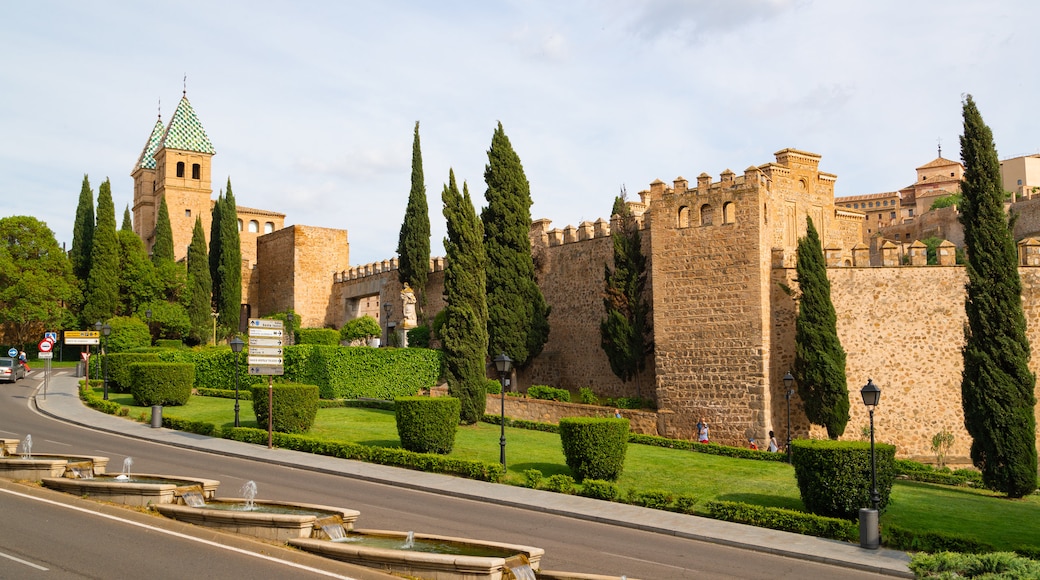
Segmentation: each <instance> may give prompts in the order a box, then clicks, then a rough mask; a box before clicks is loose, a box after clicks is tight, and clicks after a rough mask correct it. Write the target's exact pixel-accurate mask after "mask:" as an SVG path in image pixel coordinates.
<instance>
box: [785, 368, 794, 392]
mask: <svg viewBox="0 0 1040 580" xmlns="http://www.w3.org/2000/svg"><path fill="white" fill-rule="evenodd" d="M793 386H794V376H793V375H791V371H787V374H785V375H784V387H786V388H787V390H788V391H790V390H791V387H793Z"/></svg>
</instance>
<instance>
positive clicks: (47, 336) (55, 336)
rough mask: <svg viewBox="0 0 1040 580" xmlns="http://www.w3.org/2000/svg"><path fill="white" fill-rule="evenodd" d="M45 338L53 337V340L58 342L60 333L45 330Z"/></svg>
mask: <svg viewBox="0 0 1040 580" xmlns="http://www.w3.org/2000/svg"><path fill="white" fill-rule="evenodd" d="M43 338H49V339H51V342H58V333H57V332H45V333H43Z"/></svg>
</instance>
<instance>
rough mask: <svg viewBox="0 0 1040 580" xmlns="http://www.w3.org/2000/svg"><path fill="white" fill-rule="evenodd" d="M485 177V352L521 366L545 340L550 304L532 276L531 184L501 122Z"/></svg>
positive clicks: (546, 337) (489, 156)
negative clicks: (486, 349) (504, 356)
mask: <svg viewBox="0 0 1040 580" xmlns="http://www.w3.org/2000/svg"><path fill="white" fill-rule="evenodd" d="M484 181H485V182H486V183H487V192H486V193H485V194H484V196H485V198H486V199H487V202H488V205H487V207H486V208H484V210H483V211H482V212H481V214H480V219H481V221H482V222H483V224H484V248H485V251H486V252H487V257H488V267H487V305H488V354H489V355H490V356H492V357H494V356H496V355H498V354H499V353H505V354H507V355H509V356H510V358H512V359H513V361H514V364H515V365H516V366H517V367H524V366H526V365H527V364H528V363H529V362H530V361H531V359H533V358H534V357H535V356H538V353H540V352H541V351H542V347H543V346H545V342H546V341H547V340H549V306H548V304H546V302H545V297H544V296H543V295H542V291H541V289H540V288H539V287H538V283H537V282H536V281H535V277H534V259H533V258H532V256H531V241H530V238H529V237H528V235H529V232H530V230H531V189H530V185H529V184H528V182H527V177H526V176H525V175H524V168H523V166H522V165H521V164H520V157H518V156H517V154H516V152H515V151H513V146H512V145H511V144H510V143H509V137H506V133H505V131H504V130H503V129H502V123H499V124H498V128H497V129H496V130H495V134H494V136H493V137H492V138H491V148H490V149H488V164H487V165H486V166H485V169H484Z"/></svg>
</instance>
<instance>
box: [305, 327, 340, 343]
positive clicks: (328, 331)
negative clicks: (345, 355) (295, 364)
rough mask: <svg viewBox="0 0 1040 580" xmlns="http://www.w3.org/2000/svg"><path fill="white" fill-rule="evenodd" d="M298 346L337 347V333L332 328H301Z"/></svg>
mask: <svg viewBox="0 0 1040 580" xmlns="http://www.w3.org/2000/svg"><path fill="white" fill-rule="evenodd" d="M299 344H324V345H325V346H339V331H338V330H335V329H332V328H301V329H300V342H299Z"/></svg>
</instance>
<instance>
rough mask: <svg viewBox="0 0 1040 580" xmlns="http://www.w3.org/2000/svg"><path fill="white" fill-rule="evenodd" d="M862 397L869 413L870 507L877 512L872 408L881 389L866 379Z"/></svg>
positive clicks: (878, 500)
mask: <svg viewBox="0 0 1040 580" xmlns="http://www.w3.org/2000/svg"><path fill="white" fill-rule="evenodd" d="M859 394H860V396H862V397H863V404H864V405H866V406H867V411H868V412H869V413H870V505H871V507H872V508H874V511H877V509H878V506H880V505H881V494H879V493H878V490H877V463H876V462H875V459H874V408H875V407H877V404H878V401H879V400H880V399H881V389H879V388H878V386H877V385H875V384H874V380H873V379H867V384H866V385H863V388H862V389H860V391H859Z"/></svg>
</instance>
